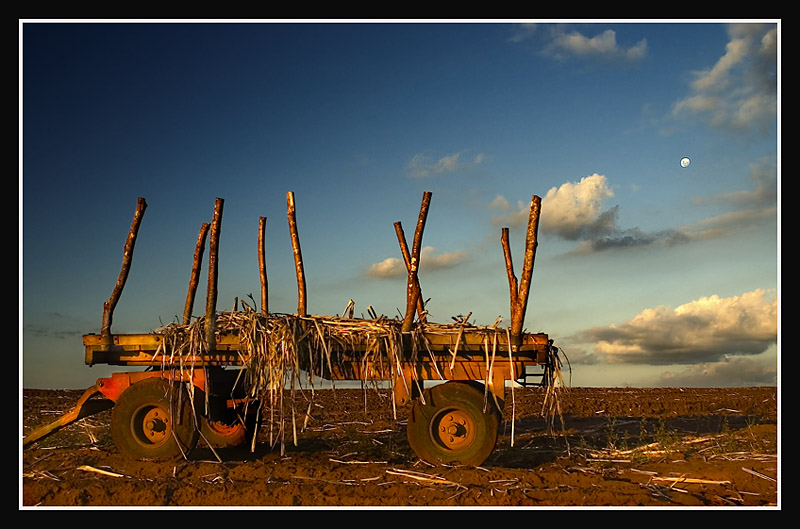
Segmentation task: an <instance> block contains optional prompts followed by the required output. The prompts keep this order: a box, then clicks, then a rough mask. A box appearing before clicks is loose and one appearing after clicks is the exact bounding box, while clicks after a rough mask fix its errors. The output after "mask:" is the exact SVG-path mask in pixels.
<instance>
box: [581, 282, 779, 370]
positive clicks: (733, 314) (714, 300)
mask: <svg viewBox="0 0 800 529" xmlns="http://www.w3.org/2000/svg"><path fill="white" fill-rule="evenodd" d="M770 294H771V292H769V291H766V290H754V291H752V292H748V293H745V294H742V295H741V296H733V297H729V298H721V297H719V296H717V295H713V296H709V297H704V298H700V299H697V300H695V301H691V302H689V303H686V304H684V305H681V306H679V307H677V308H675V309H670V308H669V307H666V306H661V307H656V308H649V309H645V310H643V311H642V312H641V313H639V314H638V315H636V316H635V317H634V318H633V319H631V320H630V321H627V322H625V323H622V324H611V325H609V326H608V327H595V328H593V329H588V330H586V331H583V332H582V333H580V334H579V335H578V336H576V337H575V339H576V340H577V341H579V342H581V343H593V344H594V352H595V353H596V354H598V355H602V356H603V357H604V358H605V359H607V360H608V361H610V362H624V363H632V364H651V365H664V364H703V363H708V362H717V361H720V360H722V359H725V358H728V357H729V356H731V355H755V354H759V353H762V352H764V351H765V350H767V349H768V348H769V347H770V346H771V345H772V344H774V343H776V341H777V335H778V302H777V298H775V297H773V296H771V295H770Z"/></svg>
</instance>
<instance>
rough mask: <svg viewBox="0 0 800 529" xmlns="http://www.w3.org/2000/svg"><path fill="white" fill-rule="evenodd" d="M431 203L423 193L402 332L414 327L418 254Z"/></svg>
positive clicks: (417, 283) (426, 194)
mask: <svg viewBox="0 0 800 529" xmlns="http://www.w3.org/2000/svg"><path fill="white" fill-rule="evenodd" d="M430 203H431V192H430V191H425V193H424V194H423V195H422V205H421V206H420V210H419V218H418V219H417V228H416V230H414V241H413V244H412V246H411V257H410V259H409V261H410V265H411V266H409V267H408V283H407V284H406V314H405V317H404V318H403V326H402V332H410V331H411V329H412V327H413V326H414V313H415V312H416V308H417V302H418V300H419V299H420V295H419V289H418V288H417V287H418V285H419V278H418V274H417V272H418V270H419V254H420V250H421V247H422V232H423V231H424V229H425V220H426V219H427V217H428V209H429V208H430Z"/></svg>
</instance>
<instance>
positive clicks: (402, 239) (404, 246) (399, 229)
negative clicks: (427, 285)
mask: <svg viewBox="0 0 800 529" xmlns="http://www.w3.org/2000/svg"><path fill="white" fill-rule="evenodd" d="M394 231H395V233H397V242H399V243H400V252H401V253H402V254H403V262H404V263H405V264H406V271H407V272H410V271H411V254H410V253H409V251H408V243H406V235H405V233H404V232H403V225H402V224H401V223H400V221H397V222H395V223H394ZM414 288H416V289H417V314H418V315H419V319H420V321H425V306H424V303H423V301H422V299H423V298H422V288H421V287H420V285H419V277H415V282H414Z"/></svg>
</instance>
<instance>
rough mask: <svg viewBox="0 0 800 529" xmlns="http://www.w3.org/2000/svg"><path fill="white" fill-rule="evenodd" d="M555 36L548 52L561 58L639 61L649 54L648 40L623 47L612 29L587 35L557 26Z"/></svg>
mask: <svg viewBox="0 0 800 529" xmlns="http://www.w3.org/2000/svg"><path fill="white" fill-rule="evenodd" d="M556 28H557V29H556V31H555V32H554V33H553V38H552V40H551V42H550V44H549V45H548V46H547V48H546V53H547V54H549V55H551V56H553V57H556V58H559V59H565V58H569V57H579V58H611V59H624V60H626V61H638V60H641V59H643V58H644V57H646V56H647V41H646V40H645V39H642V40H640V41H639V42H637V43H636V44H634V45H632V46H630V47H627V48H626V47H623V46H621V45H620V44H619V43H618V42H617V34H616V32H615V31H613V30H611V29H607V30H605V31H603V32H602V33H600V34H598V35H595V36H593V37H587V36H585V35H583V34H581V33H579V32H577V31H570V32H565V31H563V30H562V29H561V26H556Z"/></svg>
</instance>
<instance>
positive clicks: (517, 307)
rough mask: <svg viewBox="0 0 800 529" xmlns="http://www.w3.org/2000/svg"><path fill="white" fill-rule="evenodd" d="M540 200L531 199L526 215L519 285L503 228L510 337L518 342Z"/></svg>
mask: <svg viewBox="0 0 800 529" xmlns="http://www.w3.org/2000/svg"><path fill="white" fill-rule="evenodd" d="M541 204H542V199H541V198H539V197H538V196H536V195H533V196H532V197H531V205H530V209H529V213H528V230H527V232H526V234H525V260H524V262H523V264H522V275H521V277H520V281H519V284H517V278H516V276H515V275H514V266H513V264H512V261H511V249H510V246H509V242H508V228H503V230H502V234H501V237H500V239H501V242H502V245H503V255H504V257H505V262H506V274H507V275H508V286H509V291H510V305H511V337H512V339H513V340H515V341H517V342H519V340H520V338H521V336H522V327H523V325H524V323H525V312H526V311H527V308H528V295H529V294H530V289H531V278H532V276H533V262H534V260H535V258H536V247H537V245H538V242H537V240H536V239H537V237H538V232H539V214H540V211H541Z"/></svg>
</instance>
